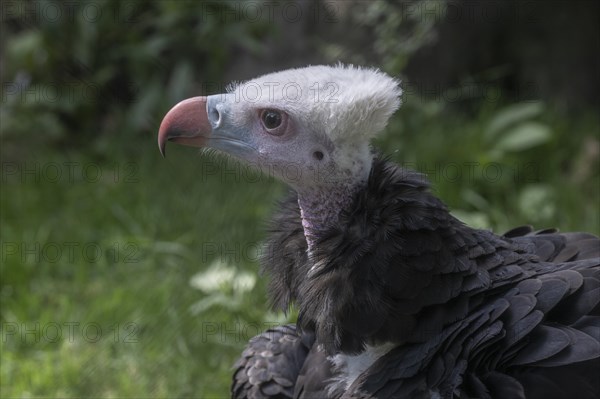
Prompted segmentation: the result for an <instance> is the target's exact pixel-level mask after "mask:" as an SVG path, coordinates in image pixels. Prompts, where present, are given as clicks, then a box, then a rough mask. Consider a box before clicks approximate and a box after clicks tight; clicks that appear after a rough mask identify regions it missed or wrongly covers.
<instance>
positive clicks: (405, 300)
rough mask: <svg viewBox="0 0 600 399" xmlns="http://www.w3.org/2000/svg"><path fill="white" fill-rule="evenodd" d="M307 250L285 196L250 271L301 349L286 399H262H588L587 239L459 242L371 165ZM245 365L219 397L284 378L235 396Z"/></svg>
mask: <svg viewBox="0 0 600 399" xmlns="http://www.w3.org/2000/svg"><path fill="white" fill-rule="evenodd" d="M315 248H318V250H317V251H316V252H314V253H311V254H310V255H309V254H308V253H307V243H306V239H305V236H304V230H303V228H302V222H301V217H300V210H299V207H298V201H297V197H296V196H295V195H294V194H292V195H291V196H290V198H289V199H288V200H286V201H284V202H283V203H282V204H281V209H280V212H279V213H278V214H277V215H276V216H275V218H274V221H273V224H272V227H271V236H270V240H269V242H268V246H267V251H266V254H267V255H266V256H265V258H264V259H263V266H264V269H265V271H266V272H267V274H269V275H270V277H271V287H270V288H271V289H270V292H272V299H273V305H274V307H275V308H277V309H282V310H286V309H287V308H288V307H289V306H290V305H291V303H292V302H294V303H296V305H297V306H298V309H299V319H298V327H297V329H295V330H294V331H295V332H294V333H292V335H294V336H295V337H297V338H296V339H298V340H302V338H303V337H305V336H306V337H310V338H308V339H307V338H304V339H305V350H304V351H303V352H302V356H300V358H302V357H303V358H304V359H303V367H300V368H298V367H296V368H295V370H297V371H298V373H297V376H296V380H295V381H293V382H294V393H293V394H292V393H291V392H292V390H291V389H289V387H286V388H288V389H287V390H285V394H284V393H283V391H282V393H281V395H282V396H272V397H307V398H309V397H315V398H316V397H323V394H324V393H325V394H326V395H327V397H347V398H356V397H360V398H438V397H439V398H455V397H456V398H472V397H473V398H567V397H577V398H595V397H598V394H599V393H600V381H599V378H598V372H599V371H600V369H599V367H600V362H599V358H600V306H599V301H600V241H599V240H598V239H597V238H596V237H595V236H593V235H590V234H584V233H564V234H559V233H557V232H555V231H553V230H547V231H542V232H538V233H535V232H533V231H532V230H531V229H529V228H519V229H515V230H513V231H511V232H509V233H507V234H505V235H504V236H497V235H494V234H493V233H491V232H489V231H484V230H476V229H472V228H470V227H467V226H466V225H464V224H463V223H461V222H460V221H459V220H457V219H455V218H454V217H452V216H451V215H450V213H449V212H448V210H447V208H446V206H445V205H444V204H443V203H442V202H441V201H440V200H439V199H437V198H436V197H434V196H433V195H432V194H431V193H430V191H429V190H428V183H427V182H426V181H425V180H424V178H423V177H422V176H421V175H419V174H417V173H415V172H411V171H407V170H404V169H401V168H399V167H397V166H395V165H394V164H392V163H390V162H387V161H384V160H379V159H375V160H374V163H373V168H372V170H371V173H370V176H369V180H368V184H367V186H366V187H365V188H364V189H363V190H360V191H359V192H358V193H357V194H356V196H355V197H354V200H353V202H352V204H351V206H349V207H348V208H347V209H344V210H342V211H341V213H340V218H339V221H338V222H337V223H336V224H335V225H332V226H329V228H327V229H324V230H323V233H322V234H321V235H320V236H319V237H318V238H317V243H316V245H315ZM284 328H286V327H284ZM254 346H255V345H254V344H253V343H251V344H250V345H249V350H251V348H253V347H254ZM308 346H310V349H308ZM376 348H385V351H384V352H383V353H380V354H379V355H378V356H373V357H372V358H371V360H372V363H369V362H366V363H365V364H362V365H358V367H359V368H360V367H362V368H363V369H359V370H358V373H359V374H357V370H353V369H352V364H351V363H352V362H360V361H361V360H364V359H361V354H363V356H364V354H365V353H367V352H369V351H373V350H375V349H376ZM290 350H291V349H290ZM280 352H281V353H286V350H285V349H284V348H283V347H282V349H280ZM246 353H247V352H246ZM280 356H281V355H280ZM252 359H253V356H246V357H242V359H241V361H240V362H239V363H238V365H237V367H238V369H237V373H236V377H235V378H234V383H233V394H234V396H236V397H269V395H267V393H268V392H265V391H261V389H260V387H261V384H267V385H268V384H272V382H273V381H277V378H279V376H278V372H279V371H278V370H283V369H284V368H281V367H279V368H277V369H274V370H270V371H269V372H266V373H263V374H262V375H261V377H262V378H261V379H259V380H255V381H254V382H255V384H249V383H248V382H247V381H243V380H240V379H239V378H238V376H239V375H243V374H244V373H245V372H246V371H245V370H247V369H246V368H247V366H248V364H250V363H251V362H252ZM297 359H298V358H297ZM296 361H297V360H296ZM293 379H294V378H293V377H289V378H288V380H289V381H292V380H293ZM267 385H266V386H267ZM250 389H254V390H255V391H253V392H255V393H254V394H252V395H251V394H250ZM270 392H274V390H273V389H271V391H270ZM261 395H262V396H261Z"/></svg>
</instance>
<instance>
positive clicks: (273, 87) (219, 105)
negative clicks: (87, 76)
mask: <svg viewBox="0 0 600 399" xmlns="http://www.w3.org/2000/svg"><path fill="white" fill-rule="evenodd" d="M400 94H401V90H400V88H399V82H398V81H396V80H395V79H393V78H391V77H390V76H388V75H386V74H384V73H382V72H380V71H378V70H375V69H367V68H358V67H353V66H343V65H337V66H309V67H306V68H299V69H290V70H286V71H281V72H276V73H272V74H268V75H264V76H261V77H259V78H256V79H253V80H250V81H248V82H245V83H241V84H237V85H232V86H231V87H230V89H229V90H228V92H227V93H224V94H214V95H210V96H207V97H194V98H190V99H187V100H184V101H182V102H180V103H179V104H177V105H176V106H175V107H173V109H171V110H170V111H169V112H168V114H167V115H166V116H165V118H164V120H163V122H162V124H161V126H160V130H159V136H158V145H159V148H160V151H161V152H162V153H163V155H164V154H165V145H166V142H167V141H173V142H176V143H179V144H184V145H189V146H196V147H208V148H212V149H215V150H218V151H221V152H224V153H226V154H228V155H230V156H233V157H235V158H237V159H239V160H241V161H243V162H245V163H247V164H249V165H251V166H254V167H256V168H258V169H260V170H261V171H263V172H267V173H269V174H273V175H274V176H275V177H277V178H278V179H280V180H282V181H283V182H285V183H287V184H289V185H290V186H291V187H292V188H293V189H294V190H296V192H297V193H298V196H299V203H300V208H301V210H302V216H303V225H304V227H305V230H306V233H307V239H309V241H310V237H309V236H310V235H312V234H311V231H313V230H315V229H318V228H319V227H323V226H324V225H326V224H327V223H328V222H332V221H335V217H336V213H337V212H339V209H340V208H341V207H343V206H344V205H347V202H348V201H350V199H351V197H352V194H353V193H354V192H355V191H356V190H357V189H359V188H360V187H362V186H363V185H364V184H365V183H366V181H367V179H368V176H369V172H370V170H371V164H372V160H373V154H372V153H371V148H370V145H369V141H370V139H371V138H372V137H374V136H375V135H376V134H377V133H379V132H380V131H381V130H382V129H383V128H384V127H385V125H386V124H387V122H388V119H389V117H390V116H391V115H392V113H394V111H396V110H397V109H398V107H399V106H400Z"/></svg>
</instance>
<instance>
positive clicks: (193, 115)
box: [158, 97, 212, 157]
mask: <svg viewBox="0 0 600 399" xmlns="http://www.w3.org/2000/svg"><path fill="white" fill-rule="evenodd" d="M211 134H212V127H211V124H210V122H209V120H208V113H207V111H206V97H193V98H188V99H187V100H183V101H181V102H180V103H179V104H177V105H175V106H174V107H173V108H171V110H170V111H169V112H167V115H165V117H164V118H163V120H162V122H161V124H160V129H159V130H158V149H159V150H160V153H161V154H162V156H163V157H164V156H165V146H166V144H167V141H173V142H175V143H179V144H183V145H189V146H192V147H204V146H205V143H206V141H207V140H208V138H209V137H210V135H211Z"/></svg>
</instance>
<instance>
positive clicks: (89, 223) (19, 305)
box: [0, 107, 600, 398]
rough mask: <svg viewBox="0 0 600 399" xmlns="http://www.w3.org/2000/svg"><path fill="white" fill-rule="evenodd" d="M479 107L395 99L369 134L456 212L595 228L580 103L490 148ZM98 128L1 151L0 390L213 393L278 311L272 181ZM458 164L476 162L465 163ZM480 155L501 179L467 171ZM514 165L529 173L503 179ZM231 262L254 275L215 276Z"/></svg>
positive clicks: (592, 133)
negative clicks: (83, 143) (573, 114)
mask: <svg viewBox="0 0 600 399" xmlns="http://www.w3.org/2000/svg"><path fill="white" fill-rule="evenodd" d="M497 118H498V112H497V111H486V110H483V111H482V112H480V113H479V114H478V115H476V116H470V117H469V116H464V115H462V116H460V115H458V116H457V115H453V114H449V113H443V112H438V111H436V110H433V111H432V112H431V113H429V114H427V113H426V112H422V113H417V114H411V109H410V107H409V108H407V109H405V110H403V111H401V112H400V114H399V115H398V116H397V117H396V118H395V119H394V120H393V122H392V123H391V125H390V127H389V128H388V130H387V133H386V134H385V135H383V137H382V138H380V139H378V140H377V143H376V147H377V148H378V149H379V150H380V151H381V152H382V153H384V154H389V155H390V156H391V158H392V159H393V160H395V161H397V162H405V163H406V164H407V165H408V166H416V167H417V168H418V169H422V170H423V171H425V172H427V171H429V175H430V178H431V179H432V181H433V185H434V190H435V191H436V193H437V194H438V195H439V196H440V197H441V198H442V199H444V200H445V201H446V202H447V203H448V204H449V205H450V207H451V208H452V210H453V211H455V212H456V213H457V215H459V216H460V217H461V218H464V219H465V220H466V221H469V222H472V223H475V224H477V225H480V226H482V227H486V228H493V229H494V230H496V231H498V232H502V231H504V230H506V229H508V228H510V227H511V226H516V225H520V224H526V223H532V224H535V225H536V227H539V228H545V227H550V226H555V225H556V226H559V227H560V228H561V230H563V231H564V230H584V231H591V232H593V233H596V234H598V233H599V232H600V226H599V211H598V198H599V185H598V179H599V172H598V155H597V154H595V153H592V154H591V155H589V154H588V153H589V149H590V148H593V147H594V146H597V145H598V139H599V137H598V126H599V124H598V120H597V117H595V116H589V117H580V118H572V119H569V118H566V117H560V116H558V115H554V114H553V113H551V112H545V113H544V114H542V115H538V116H536V118H537V119H535V120H536V121H537V122H538V123H541V124H542V125H543V126H546V127H548V129H549V132H550V133H551V134H550V135H549V136H548V137H547V138H546V139H545V140H542V141H540V142H539V143H534V144H535V145H532V146H531V145H529V146H528V145H525V146H523V147H522V148H516V149H513V150H511V151H504V152H500V153H498V148H497V146H495V145H494V144H490V143H489V142H488V141H486V139H485V134H484V133H485V131H486V129H489V125H490V123H491V121H493V120H494V119H497ZM525 122H531V120H530V119H527V120H524V122H523V121H522V123H525ZM110 140H111V141H112V142H111V144H110V146H109V148H110V151H108V152H103V153H104V156H102V157H99V156H97V155H95V153H94V152H93V151H88V152H81V150H78V149H76V148H69V147H63V148H57V147H45V146H35V145H31V146H30V147H28V148H27V153H26V155H25V156H23V158H21V159H19V160H15V161H14V162H12V161H10V159H11V158H10V155H8V154H3V158H2V159H3V162H4V163H3V175H2V179H3V180H2V196H1V204H0V205H1V209H2V226H1V229H0V234H1V240H2V258H3V259H2V266H1V269H0V271H1V276H2V282H1V298H2V303H1V308H0V309H1V321H2V340H1V349H2V364H1V366H2V367H1V368H0V370H1V374H0V377H1V381H2V383H1V390H0V396H2V397H56V398H58V397H60V398H67V397H103V398H109V397H136V398H139V397H156V398H158V397H202V398H210V397H215V398H216V397H219V398H221V397H228V387H229V382H230V376H231V373H232V365H233V363H234V361H235V359H236V358H237V356H239V354H240V352H241V350H242V348H243V346H244V344H245V342H246V341H247V339H249V338H250V337H251V336H252V335H254V334H256V333H257V332H259V331H260V330H264V329H266V328H267V327H268V323H271V322H273V323H275V322H278V323H281V322H285V320H286V318H285V317H284V316H283V315H280V314H273V313H270V312H269V311H268V304H267V300H266V298H267V293H266V285H265V279H266V277H263V276H260V275H259V274H258V261H257V256H256V252H257V248H258V245H259V243H260V241H261V240H262V239H263V238H264V221H265V220H266V219H267V218H268V216H269V215H270V214H271V212H272V210H273V208H274V204H275V202H276V200H277V199H278V198H280V197H281V196H282V195H283V194H284V193H285V191H286V190H287V189H286V188H285V187H283V186H282V185H281V184H279V183H277V182H275V181H273V180H272V179H269V178H267V177H259V176H258V175H257V174H256V173H254V172H251V171H249V170H248V169H246V168H244V167H241V166H239V165H238V164H236V163H235V162H227V161H224V160H223V159H222V158H220V157H214V156H200V154H198V151H195V150H193V149H190V148H182V147H178V146H174V145H170V146H169V147H168V157H167V159H166V160H163V159H162V158H161V157H160V155H159V153H158V150H157V149H156V140H155V135H154V133H153V132H149V134H148V136H146V137H142V138H131V137H125V138H119V137H117V136H111V137H110ZM586 154H587V155H586ZM594 154H595V155H594ZM467 162H476V163H479V165H480V166H478V167H476V168H475V169H472V170H473V174H472V175H469V174H468V173H466V171H467V167H465V166H464V165H465V164H466V163H467ZM67 163H68V164H67ZM490 163H496V164H497V165H500V167H501V168H503V169H502V170H503V175H502V177H501V178H498V179H496V178H494V179H490V178H489V176H487V177H486V175H484V174H483V173H482V170H483V168H484V167H485V166H486V165H488V164H490ZM450 164H455V165H458V166H459V168H462V169H460V170H461V173H462V176H461V177H460V178H455V177H456V166H449V165H450ZM525 164H527V165H535V166H536V168H535V169H534V170H535V173H533V174H532V173H529V172H528V173H526V174H516V175H515V173H514V167H515V165H525ZM69 165H70V166H69ZM436 165H438V166H436ZM461 165H462V166H461ZM53 168H54V169H53ZM451 168H455V169H451ZM26 170H29V172H26ZM56 170H58V171H60V172H61V173H62V174H61V175H60V177H58V178H55V177H56V176H57V175H56V173H54V172H55V171H56ZM31 171H33V172H31ZM69 171H73V173H72V174H71V173H70V172H69ZM98 171H100V172H101V176H98V173H97V172H98ZM527 193H529V194H527ZM532 207H533V208H532ZM223 270H225V271H226V273H225V274H224V276H225V277H223V275H221V277H219V275H218V272H219V271H223ZM232 270H233V275H234V276H238V275H239V276H246V277H248V276H250V277H253V276H254V278H255V279H256V285H253V281H254V280H253V278H250V280H244V281H246V282H245V283H244V282H240V283H239V284H237V285H236V284H234V283H231V282H230V281H227V279H230V278H231V275H232V273H231V271H232ZM208 271H216V272H217V276H216V277H215V276H214V275H210V276H208V275H206V274H205V275H201V276H200V280H201V281H213V285H212V286H211V284H208V285H207V284H204V285H205V286H204V287H203V286H202V284H201V285H198V284H196V285H194V284H191V282H192V281H193V280H194V279H193V278H194V276H195V275H197V273H199V272H208ZM228 273H229V274H228ZM211 279H212V280H211ZM248 281H249V283H248ZM211 287H212V288H211ZM289 319H290V320H293V315H290V316H289Z"/></svg>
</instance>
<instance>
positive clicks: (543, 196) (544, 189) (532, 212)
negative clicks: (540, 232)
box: [518, 184, 556, 222]
mask: <svg viewBox="0 0 600 399" xmlns="http://www.w3.org/2000/svg"><path fill="white" fill-rule="evenodd" d="M554 196H555V193H554V188H553V187H551V186H549V185H546V184H529V185H527V186H526V187H525V188H524V189H523V190H522V191H521V193H520V194H519V200H518V203H519V209H520V211H521V213H523V215H525V217H526V218H527V222H543V221H546V220H549V219H551V218H552V217H554V215H555V214H556V205H555V199H554Z"/></svg>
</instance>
